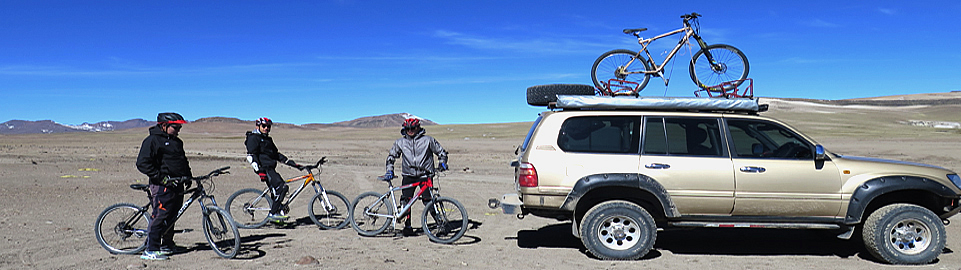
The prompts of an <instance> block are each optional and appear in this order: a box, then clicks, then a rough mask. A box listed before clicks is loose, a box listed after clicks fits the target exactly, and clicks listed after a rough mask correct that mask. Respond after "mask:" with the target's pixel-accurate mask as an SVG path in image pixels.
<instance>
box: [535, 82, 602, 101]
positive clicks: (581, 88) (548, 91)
mask: <svg viewBox="0 0 961 270" xmlns="http://www.w3.org/2000/svg"><path fill="white" fill-rule="evenodd" d="M557 95H588V96H593V95H594V87H593V86H590V85H586V84H545V85H535V86H531V87H528V88H527V104H530V105H532V106H546V105H547V104H550V103H551V102H555V101H557Z"/></svg>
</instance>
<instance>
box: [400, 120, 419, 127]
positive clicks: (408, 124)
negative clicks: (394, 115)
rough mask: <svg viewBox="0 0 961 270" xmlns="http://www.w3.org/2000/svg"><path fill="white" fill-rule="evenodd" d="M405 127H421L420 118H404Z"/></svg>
mask: <svg viewBox="0 0 961 270" xmlns="http://www.w3.org/2000/svg"><path fill="white" fill-rule="evenodd" d="M403 126H404V129H412V128H419V127H420V119H417V118H407V119H404V125H403Z"/></svg>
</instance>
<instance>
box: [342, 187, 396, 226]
mask: <svg viewBox="0 0 961 270" xmlns="http://www.w3.org/2000/svg"><path fill="white" fill-rule="evenodd" d="M393 205H394V204H393V203H391V201H390V198H389V197H388V196H383V197H381V194H379V193H377V192H367V193H364V194H360V196H357V198H356V199H354V202H353V203H351V206H350V226H351V227H354V230H356V231H357V233H359V234H360V235H363V236H375V235H378V234H380V233H382V232H384V230H386V229H387V226H390V225H391V224H394V206H393Z"/></svg>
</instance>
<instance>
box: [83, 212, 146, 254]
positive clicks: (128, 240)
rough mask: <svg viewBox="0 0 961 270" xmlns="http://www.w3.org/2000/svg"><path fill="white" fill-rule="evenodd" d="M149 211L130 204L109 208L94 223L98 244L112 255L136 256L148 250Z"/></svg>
mask: <svg viewBox="0 0 961 270" xmlns="http://www.w3.org/2000/svg"><path fill="white" fill-rule="evenodd" d="M149 224H150V215H149V214H148V213H147V209H142V208H140V206H137V205H133V204H129V203H118V204H114V205H111V206H110V207H107V209H104V210H103V212H100V216H98V217H97V221H96V222H94V224H93V227H94V233H95V234H96V235H97V242H100V245H101V246H103V248H104V249H106V250H107V251H109V252H110V253H112V254H134V253H139V252H141V251H143V250H144V249H145V248H147V227H148V225H149Z"/></svg>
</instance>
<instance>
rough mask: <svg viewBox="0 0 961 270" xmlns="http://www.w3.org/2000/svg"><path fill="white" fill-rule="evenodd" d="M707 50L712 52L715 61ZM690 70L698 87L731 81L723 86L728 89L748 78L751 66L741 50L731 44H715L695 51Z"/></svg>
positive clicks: (725, 89) (692, 78)
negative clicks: (712, 60) (709, 57)
mask: <svg viewBox="0 0 961 270" xmlns="http://www.w3.org/2000/svg"><path fill="white" fill-rule="evenodd" d="M705 52H709V53H710V55H711V58H713V59H714V62H713V63H712V62H711V60H709V59H708V57H707V53H705ZM689 71H690V73H691V80H693V81H694V84H696V85H697V87H699V88H702V89H704V88H708V87H712V86H717V85H720V84H721V83H724V82H731V84H730V85H725V86H724V87H723V88H722V89H723V90H724V91H727V90H732V89H736V88H737V87H738V86H739V85H741V83H743V82H744V79H747V73H748V71H750V66H749V65H748V63H747V57H746V56H744V53H742V52H741V50H738V49H737V48H734V46H731V45H724V44H714V45H710V46H707V48H704V49H702V50H700V51H697V52H696V53H694V56H693V58H691V65H690V67H689Z"/></svg>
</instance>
